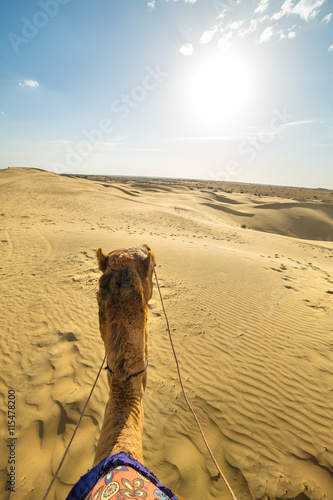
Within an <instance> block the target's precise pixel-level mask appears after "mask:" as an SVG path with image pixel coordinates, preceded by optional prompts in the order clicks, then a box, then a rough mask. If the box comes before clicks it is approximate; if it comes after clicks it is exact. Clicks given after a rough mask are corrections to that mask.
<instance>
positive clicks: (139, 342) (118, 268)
mask: <svg viewBox="0 0 333 500" xmlns="http://www.w3.org/2000/svg"><path fill="white" fill-rule="evenodd" d="M97 259H98V266H99V269H100V270H101V271H102V273H103V274H102V276H101V277H100V280H99V290H98V292H97V301H98V306H99V326H100V332H101V336H102V339H103V341H104V344H105V350H106V355H107V360H108V366H109V368H110V369H111V370H112V372H113V374H114V375H113V377H114V379H117V380H119V381H126V380H128V379H129V377H130V376H131V375H133V374H134V373H138V372H139V371H141V370H142V369H143V368H144V367H145V366H146V364H147V360H148V342H147V328H146V326H147V317H148V301H149V299H150V298H151V296H152V292H153V269H154V266H155V257H154V254H153V252H152V251H151V250H150V248H149V247H148V246H147V245H142V246H140V247H137V248H130V249H120V250H115V251H113V252H111V253H109V254H108V255H105V254H103V252H102V249H101V248H99V249H98V250H97ZM132 380H134V379H132ZM144 385H145V384H144Z"/></svg>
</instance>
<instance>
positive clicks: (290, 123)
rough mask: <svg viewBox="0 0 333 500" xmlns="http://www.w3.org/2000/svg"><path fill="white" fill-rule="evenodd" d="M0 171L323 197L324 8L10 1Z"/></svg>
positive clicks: (332, 184)
mask: <svg viewBox="0 0 333 500" xmlns="http://www.w3.org/2000/svg"><path fill="white" fill-rule="evenodd" d="M1 10H2V12H1V14H2V15H1V18H0V44H1V50H0V62H1V64H0V168H6V167H8V166H32V167H38V168H44V169H46V170H51V171H54V172H58V173H60V172H63V173H81V174H106V175H114V174H116V175H140V176H154V177H181V178H198V179H215V180H228V181H235V182H254V183H263V184H280V185H294V186H306V187H326V188H333V170H332V163H333V162H332V158H333V155H332V153H333V97H332V88H333V1H332V0H326V1H325V0H300V1H298V0H286V1H273V0H246V1H245V0H227V1H221V0H187V1H186V0H178V1H173V0H169V1H168V0H151V1H141V0H122V1H118V2H117V1H115V0H95V1H94V2H93V1H92V0H90V1H89V0H80V1H79V0H38V1H35V0H10V1H5V2H2V8H1Z"/></svg>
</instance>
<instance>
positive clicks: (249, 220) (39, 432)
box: [0, 168, 333, 500]
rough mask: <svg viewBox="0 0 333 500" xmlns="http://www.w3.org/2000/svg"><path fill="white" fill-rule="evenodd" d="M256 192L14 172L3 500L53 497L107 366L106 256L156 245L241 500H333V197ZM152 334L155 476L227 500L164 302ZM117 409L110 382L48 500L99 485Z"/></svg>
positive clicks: (6, 292) (4, 230) (210, 430)
mask: <svg viewBox="0 0 333 500" xmlns="http://www.w3.org/2000/svg"><path fill="white" fill-rule="evenodd" d="M247 186H249V185H241V184H237V185H236V184H233V186H231V185H225V184H223V183H213V182H209V181H207V182H206V183H205V182H204V181H198V182H190V181H179V182H176V181H169V182H167V181H166V180H163V181H159V180H158V179H154V180H149V179H144V180H142V179H141V180H140V179H126V178H120V179H115V178H113V179H111V180H110V179H108V178H106V177H100V176H94V177H91V178H82V177H80V178H78V177H73V176H60V175H57V174H53V173H50V172H46V171H41V170H37V169H24V168H10V169H7V170H0V190H1V209H0V221H1V226H0V232H1V234H0V256H1V264H0V267H1V269H0V271H1V273H2V276H1V282H0V283H1V284H0V286H1V301H0V318H1V325H2V331H1V332H2V334H1V337H0V347H1V348H0V395H1V403H0V417H1V426H0V429H1V436H0V438H1V450H2V451H1V453H0V466H1V467H0V481H1V483H0V492H2V493H0V498H1V500H2V499H4V500H7V499H14V500H15V499H20V500H25V499H29V500H30V499H33V500H40V499H41V498H42V497H43V495H44V493H45V491H46V489H47V487H48V484H49V483H50V481H51V479H52V475H53V473H54V472H55V470H56V468H57V465H58V463H59V461H60V459H61V457H62V455H63V453H64V450H65V447H66V445H67V444H68V442H69V439H70V437H71V434H72V432H73V430H74V427H75V424H76V422H77V420H78V418H79V415H80V412H81V410H82V408H83V405H84V403H85V400H86V398H87V396H88V394H89V392H90V388H91V385H92V383H93V381H94V379H95V376H96V373H97V371H98V368H99V366H100V364H101V362H102V359H103V356H104V346H103V343H102V341H101V338H100V335H99V330H98V309H97V302H96V290H97V284H98V279H99V276H100V271H99V270H98V266H97V260H96V249H97V248H98V247H102V248H103V249H104V250H105V251H106V252H109V251H111V250H114V249H117V248H121V247H136V246H138V245H141V244H143V243H147V244H148V245H149V246H150V247H151V248H152V250H153V251H154V253H155V256H156V261H157V268H156V269H157V273H158V276H159V281H160V285H161V287H162V288H161V290H162V293H163V297H164V300H165V306H166V308H167V312H168V316H169V321H170V326H171V329H172V333H173V336H174V342H175V346H176V349H177V352H178V356H179V361H180V364H181V369H182V373H183V377H184V382H185V385H186V388H187V391H188V397H189V398H190V400H191V402H192V404H193V406H194V408H195V410H196V412H197V414H198V416H199V418H200V420H201V423H202V426H203V428H204V431H205V432H206V435H207V438H208V441H209V442H210V444H211V447H212V449H213V451H214V453H215V455H216V458H217V460H218V461H219V463H220V466H221V467H222V469H223V471H224V473H225V475H226V477H227V478H228V481H229V482H230V484H231V486H232V488H233V490H234V492H235V494H236V496H237V498H238V500H245V499H258V500H259V499H265V500H268V499H270V500H273V499H292V498H297V499H298V500H305V499H307V498H309V499H312V500H322V499H328V500H329V499H332V498H333V434H332V419H333V337H332V333H333V303H332V301H333V295H332V293H328V292H330V291H332V290H333V195H332V193H331V192H330V191H325V190H303V191H302V189H300V188H295V191H293V188H283V187H280V188H278V187H275V186H253V185H251V187H247ZM271 188H272V189H271ZM226 191H227V192H226ZM241 191H243V192H241ZM293 193H294V194H293ZM148 327H149V372H148V385H147V389H146V392H145V396H144V400H143V401H144V411H145V419H144V437H143V447H144V457H145V464H146V465H147V467H148V468H150V469H151V470H152V471H154V472H155V474H156V475H157V476H158V477H159V479H160V481H161V482H162V483H165V484H167V485H168V486H169V487H170V488H171V489H174V490H176V491H178V492H179V494H181V495H183V496H184V497H185V498H186V499H188V500H203V499H207V500H208V499H210V498H212V499H214V498H215V499H224V498H225V499H228V498H229V496H228V495H229V494H228V492H227V490H226V487H225V485H224V484H223V482H222V480H221V479H220V478H218V476H217V472H216V470H215V468H214V465H213V464H212V462H211V459H210V457H209V455H208V453H207V451H206V450H205V448H204V445H203V443H202V441H201V437H200V435H199V433H198V431H197V429H196V427H195V424H194V422H193V420H192V417H191V415H190V414H189V412H188V409H187V407H186V404H185V402H184V400H183V398H182V395H181V390H180V387H179V384H178V381H177V373H176V367H175V363H174V359H173V356H172V352H171V348H170V345H169V341H168V336H167V332H166V329H165V323H164V318H163V315H162V311H161V306H160V303H159V300H158V295H157V291H156V290H155V291H154V294H153V298H152V300H151V302H150V304H149V318H148ZM8 391H11V392H10V393H9V392H8ZM13 391H15V406H16V409H15V413H16V415H15V438H16V440H15V492H10V491H8V490H7V486H8V484H7V480H8V478H9V476H8V475H7V474H8V473H9V472H10V464H9V463H8V460H9V454H10V449H9V447H7V444H8V441H7V440H8V439H9V438H10V436H9V428H8V423H7V422H8V413H7V411H8V395H9V394H12V393H13ZM107 394H108V393H107V382H106V375H105V373H104V372H103V373H102V375H101V377H100V379H99V381H98V385H97V387H96V390H95V392H94V394H93V396H92V399H91V402H90V404H89V407H88V408H87V410H86V413H85V416H84V417H83V420H82V423H81V425H80V428H79V430H78V433H77V435H76V437H75V439H74V442H73V445H72V447H71V450H70V452H69V455H68V457H67V458H66V461H65V463H64V465H63V467H62V469H61V472H60V474H59V478H58V479H57V480H56V482H55V485H54V486H53V489H52V491H51V493H50V495H49V497H48V498H50V499H56V498H59V499H60V498H65V497H66V495H67V493H68V492H69V490H70V488H71V486H72V485H73V484H74V483H75V482H76V481H77V480H78V478H79V477H80V476H81V475H82V474H84V473H85V472H86V471H87V469H88V468H90V467H91V465H92V461H93V457H94V450H95V446H96V444H97V440H98V437H99V433H100V429H101V424H102V420H103V414H104V409H105V403H106V400H107ZM3 450H4V451H3Z"/></svg>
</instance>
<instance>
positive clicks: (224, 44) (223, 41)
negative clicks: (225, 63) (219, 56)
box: [218, 33, 232, 52]
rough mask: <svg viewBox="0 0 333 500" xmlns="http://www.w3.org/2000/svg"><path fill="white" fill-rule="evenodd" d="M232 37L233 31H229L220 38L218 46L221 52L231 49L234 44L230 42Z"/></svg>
mask: <svg viewBox="0 0 333 500" xmlns="http://www.w3.org/2000/svg"><path fill="white" fill-rule="evenodd" d="M231 37H232V33H228V34H227V35H225V36H223V37H222V38H220V39H219V41H218V48H219V50H220V51H221V52H228V51H229V50H230V49H231V47H232V44H231V42H230V38H231Z"/></svg>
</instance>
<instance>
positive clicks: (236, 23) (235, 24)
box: [228, 21, 244, 30]
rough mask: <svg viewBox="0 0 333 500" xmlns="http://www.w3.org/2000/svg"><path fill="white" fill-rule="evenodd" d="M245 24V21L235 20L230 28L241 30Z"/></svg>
mask: <svg viewBox="0 0 333 500" xmlns="http://www.w3.org/2000/svg"><path fill="white" fill-rule="evenodd" d="M243 24H244V21H234V22H233V23H231V24H229V26H228V28H229V29H231V30H239V29H240V28H241V27H242V26H243Z"/></svg>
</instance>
